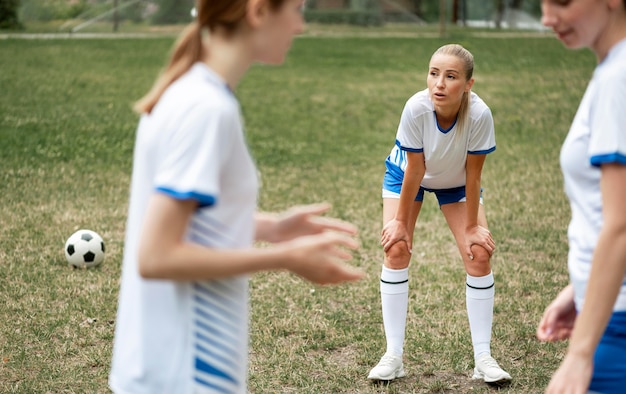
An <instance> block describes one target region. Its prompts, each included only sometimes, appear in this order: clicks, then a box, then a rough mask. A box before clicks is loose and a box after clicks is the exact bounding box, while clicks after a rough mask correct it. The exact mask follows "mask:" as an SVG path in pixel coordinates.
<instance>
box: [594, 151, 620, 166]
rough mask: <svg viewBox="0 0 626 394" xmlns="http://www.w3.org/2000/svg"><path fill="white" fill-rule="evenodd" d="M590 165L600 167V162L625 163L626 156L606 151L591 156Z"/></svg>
mask: <svg viewBox="0 0 626 394" xmlns="http://www.w3.org/2000/svg"><path fill="white" fill-rule="evenodd" d="M589 161H590V162H591V165H592V166H594V167H600V166H601V165H602V164H610V163H617V164H623V165H626V156H624V155H623V154H621V153H619V152H613V153H607V154H604V155H595V156H591V159H589Z"/></svg>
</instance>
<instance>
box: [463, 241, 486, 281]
mask: <svg viewBox="0 0 626 394" xmlns="http://www.w3.org/2000/svg"><path fill="white" fill-rule="evenodd" d="M471 249H472V254H473V256H474V258H473V259H472V260H469V262H466V268H465V271H467V273H468V274H470V275H472V276H485V275H489V273H490V272H491V262H490V259H491V256H490V255H489V252H487V250H486V249H485V248H483V247H482V246H480V245H472V246H471Z"/></svg>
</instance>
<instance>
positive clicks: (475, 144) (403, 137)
mask: <svg viewBox="0 0 626 394" xmlns="http://www.w3.org/2000/svg"><path fill="white" fill-rule="evenodd" d="M457 129H458V127H457V123H456V122H455V124H453V125H452V126H450V127H449V128H448V129H446V130H444V129H442V128H440V127H439V125H438V124H437V119H436V117H435V108H434V106H433V103H432V101H431V100H430V97H429V93H428V89H425V90H422V91H420V92H417V93H415V94H414V95H413V96H412V97H411V98H409V99H408V100H407V102H406V104H405V106H404V109H403V111H402V116H401V117H400V124H399V126H398V131H397V134H396V145H395V146H394V148H393V149H392V151H391V153H390V155H389V157H388V158H387V161H388V162H390V164H393V165H395V166H396V167H397V168H398V169H399V170H401V171H402V172H404V170H405V168H406V164H407V161H406V152H407V151H409V152H423V153H424V160H425V163H426V173H425V174H424V178H423V179H422V183H421V186H423V187H425V188H427V189H431V190H437V189H451V188H455V187H459V186H464V185H465V183H466V179H465V163H466V161H467V155H468V154H488V153H491V152H493V151H494V150H495V149H496V137H495V131H494V125H493V117H492V116H491V110H490V109H489V107H488V106H487V104H485V102H484V101H483V100H482V99H481V98H480V97H478V95H477V94H476V93H474V92H470V110H469V117H468V122H467V124H466V128H465V131H464V132H462V133H460V134H459V130H457Z"/></svg>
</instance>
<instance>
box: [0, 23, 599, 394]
mask: <svg viewBox="0 0 626 394" xmlns="http://www.w3.org/2000/svg"><path fill="white" fill-rule="evenodd" d="M367 32H368V34H367V35H362V36H359V37H354V36H353V35H351V34H346V32H343V31H340V32H339V33H338V34H331V35H329V36H320V37H314V36H313V35H310V36H305V37H302V38H300V39H298V40H296V42H295V44H294V47H293V49H292V51H291V53H290V55H289V57H288V60H287V62H286V64H285V65H284V66H281V67H267V66H255V67H253V68H252V69H251V70H250V72H249V74H248V75H247V76H246V78H245V79H244V81H243V82H242V83H241V85H240V87H239V88H238V90H237V96H238V97H239V99H240V101H241V104H242V107H243V112H244V116H245V118H246V127H247V135H248V140H249V143H250V147H251V149H252V151H253V154H254V156H255V158H256V160H257V163H258V166H259V169H260V171H261V174H262V181H263V187H262V190H261V195H260V205H261V208H262V209H264V210H282V209H285V208H287V207H289V206H291V205H294V204H304V203H311V202H317V201H328V202H330V203H332V204H333V210H332V215H334V216H338V217H341V218H343V219H346V220H349V221H351V222H354V223H355V224H356V225H357V226H358V227H359V230H360V234H359V239H360V242H361V248H360V249H359V250H358V251H357V252H356V253H355V258H354V260H353V261H352V263H353V264H354V265H356V266H359V267H361V268H362V269H363V270H364V271H365V272H366V273H367V278H366V279H364V280H363V281H361V282H358V283H354V284H350V285H342V286H338V287H316V286H313V285H311V284H308V283H305V282H303V281H302V280H300V279H299V278H297V277H294V276H292V275H290V274H287V273H264V274H259V275H256V276H254V277H253V278H252V280H251V297H252V305H253V307H252V325H251V335H252V336H251V357H250V358H251V360H250V377H249V385H250V391H251V392H252V393H488V392H492V391H497V390H496V389H494V388H490V387H488V386H486V385H484V384H480V383H476V382H472V381H470V380H469V376H470V372H471V368H472V367H473V361H472V356H471V344H470V338H469V331H468V324H467V318H466V314H465V306H464V300H465V293H464V271H463V268H462V264H461V261H460V259H459V257H458V252H457V251H456V250H455V247H454V244H453V240H452V237H451V235H450V233H449V230H448V229H447V226H446V225H445V222H444V220H443V218H442V217H441V214H440V212H439V210H438V208H437V206H436V202H435V200H434V199H432V198H430V197H429V198H428V199H427V201H426V203H425V205H424V208H423V210H422V214H421V217H420V220H419V222H418V224H417V228H416V236H415V248H414V251H415V252H414V253H415V259H414V261H413V265H412V268H411V271H410V273H411V282H410V285H411V296H410V306H409V318H408V323H407V334H406V347H405V368H406V370H407V373H408V376H407V377H406V378H404V379H400V380H398V381H396V382H393V383H392V384H390V385H388V386H385V385H382V386H381V385H372V384H371V383H369V382H368V381H367V380H366V379H365V377H366V375H367V372H368V370H369V368H371V367H372V366H373V365H374V364H375V363H376V362H377V361H378V358H379V357H380V356H381V355H382V352H383V349H384V345H385V341H384V336H383V329H382V321H381V313H380V300H379V293H378V278H379V273H380V264H381V259H382V252H381V250H380V248H379V245H378V235H379V232H380V226H381V223H380V222H381V199H380V183H381V180H382V175H383V171H384V159H385V156H386V155H387V153H388V151H389V150H390V149H391V146H392V144H393V141H394V138H395V131H396V127H397V123H398V120H399V116H400V113H401V110H402V106H403V105H404V102H405V101H406V99H407V98H408V97H409V96H410V95H411V94H413V93H414V92H415V91H417V90H420V89H422V88H424V87H425V76H426V69H427V63H428V59H429V58H430V55H431V53H432V52H433V51H434V50H435V49H436V48H437V47H439V46H440V45H442V44H444V43H447V42H459V43H461V44H463V45H465V46H466V47H467V48H468V49H470V50H471V51H472V52H473V54H474V56H475V59H476V70H475V78H476V83H475V85H474V91H475V92H477V93H478V94H479V95H481V96H482V97H483V98H484V99H485V101H486V102H487V103H488V104H489V105H490V106H491V109H492V111H493V114H494V119H495V124H496V136H497V137H496V138H497V150H496V152H495V153H493V154H491V155H489V157H488V159H487V162H486V164H485V171H484V175H483V187H484V188H485V193H484V195H485V202H486V208H487V215H488V219H489V222H490V228H491V230H492V232H493V234H494V236H495V238H496V240H497V245H498V251H497V253H496V254H495V256H494V258H493V267H494V273H495V275H496V280H497V285H496V287H497V290H496V307H495V322H494V331H493V344H492V353H493V354H494V356H495V357H496V358H497V359H498V360H499V361H500V363H501V365H502V366H503V367H505V368H506V369H507V370H508V371H509V372H510V373H511V374H512V375H513V377H514V381H513V383H512V384H511V385H510V386H508V387H505V388H503V389H500V391H502V392H508V393H538V392H541V391H542V389H543V387H545V385H546V384H547V382H548V380H549V377H550V375H551V373H552V372H553V371H554V369H555V368H556V367H557V365H558V363H559V361H560V359H561V357H562V355H563V350H564V344H541V343H539V342H538V341H537V340H536V339H535V337H534V333H535V328H536V324H537V322H538V321H539V318H540V316H541V313H542V311H543V308H544V307H545V305H546V304H547V303H548V302H549V301H550V300H551V299H552V297H553V296H554V295H555V294H556V293H557V292H558V290H560V288H561V287H562V286H563V285H564V284H565V283H566V282H567V273H566V254H567V244H566V226H567V222H568V219H569V207H568V205H567V202H566V200H565V198H564V195H563V192H562V178H561V174H560V170H559V165H558V155H559V148H560V144H561V142H562V140H563V138H564V136H565V134H566V132H567V128H568V126H569V123H570V122H571V119H572V117H573V115H574V112H575V109H576V107H577V104H578V101H579V100H580V98H581V96H582V93H583V91H584V88H585V86H586V83H587V81H588V79H589V77H590V76H591V72H592V70H593V67H594V59H593V56H592V55H591V54H590V53H588V52H575V51H567V50H566V49H564V48H563V47H562V45H561V44H560V43H558V42H557V41H556V40H554V39H552V38H546V37H532V36H531V37H520V38H515V37H512V36H509V37H508V38H506V39H504V38H502V37H501V36H500V35H498V36H496V35H489V34H481V35H471V34H469V33H464V32H462V31H454V32H452V33H451V34H450V36H449V37H448V38H446V39H441V38H436V37H430V36H421V37H420V36H411V35H410V34H409V35H407V34H404V32H401V33H402V34H399V35H398V36H397V37H392V36H390V35H387V34H381V35H380V36H379V37H375V36H374V34H371V33H373V32H375V30H372V29H369V30H367ZM348 33H351V32H350V31H348ZM172 42H173V38H171V37H165V38H164V37H160V38H155V39H150V40H142V39H125V40H110V39H92V40H64V39H50V40H21V39H7V40H0V70H2V72H0V92H2V94H0V158H1V160H0V224H1V225H0V305H3V307H2V308H1V309H0V392H7V393H88V392H89V393H105V392H107V388H106V379H107V374H108V370H109V361H110V353H111V340H112V336H113V327H114V319H115V310H116V302H117V290H118V283H119V275H120V262H121V253H122V248H123V235H124V225H125V216H126V204H127V198H128V184H129V174H130V169H131V161H132V149H133V143H134V131H135V126H136V122H137V117H136V115H135V114H133V113H132V112H131V110H130V106H131V105H132V102H133V101H134V100H135V99H137V98H138V97H140V96H141V95H142V94H143V93H144V92H145V91H146V90H147V89H148V88H149V87H150V85H151V83H152V82H153V80H154V77H155V76H156V74H157V72H158V71H159V70H160V69H161V67H162V65H163V64H164V62H165V59H166V54H167V52H168V51H169V49H170V46H171V44H172ZM78 228H91V229H93V230H95V231H97V232H99V233H100V234H101V235H102V236H103V238H104V239H105V242H106V243H107V248H108V249H107V256H106V258H105V262H104V264H103V265H102V266H101V267H99V268H96V269H91V270H75V269H71V268H69V267H68V266H67V264H66V262H65V258H64V256H63V244H64V242H65V239H66V238H67V237H68V236H69V235H70V234H71V233H72V232H73V231H75V230H76V229H78Z"/></svg>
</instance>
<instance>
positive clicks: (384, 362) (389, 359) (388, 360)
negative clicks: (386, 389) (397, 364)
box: [378, 354, 396, 367]
mask: <svg viewBox="0 0 626 394" xmlns="http://www.w3.org/2000/svg"><path fill="white" fill-rule="evenodd" d="M395 359H396V357H394V356H392V355H389V354H385V355H384V356H383V357H382V358H381V359H380V362H379V363H378V365H380V366H384V367H390V366H391V365H392V364H393V362H394V361H395Z"/></svg>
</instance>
